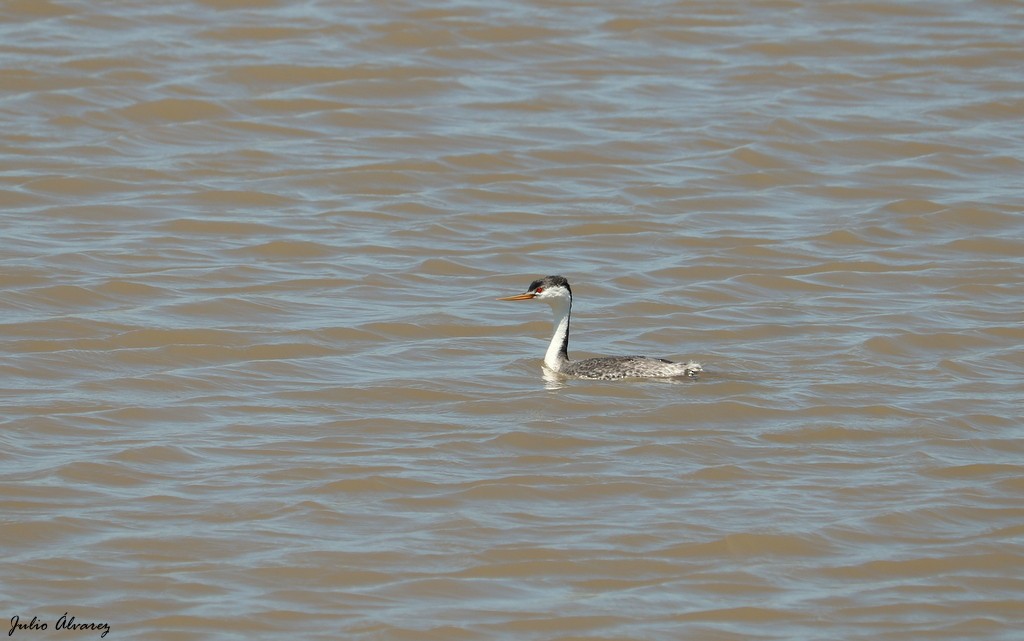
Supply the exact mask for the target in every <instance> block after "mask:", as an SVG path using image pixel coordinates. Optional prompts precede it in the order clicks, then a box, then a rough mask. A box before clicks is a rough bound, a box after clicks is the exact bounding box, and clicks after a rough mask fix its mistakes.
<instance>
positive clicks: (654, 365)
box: [498, 276, 704, 381]
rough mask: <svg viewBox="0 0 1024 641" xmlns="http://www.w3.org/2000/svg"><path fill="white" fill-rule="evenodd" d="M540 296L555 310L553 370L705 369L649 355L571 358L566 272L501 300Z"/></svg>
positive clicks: (635, 374)
mask: <svg viewBox="0 0 1024 641" xmlns="http://www.w3.org/2000/svg"><path fill="white" fill-rule="evenodd" d="M534 299H536V300H541V301H544V302H545V303H547V304H548V305H550V306H551V310H552V311H553V312H554V313H555V333H554V335H553V336H552V337H551V343H550V344H549V345H548V351H547V353H546V354H544V366H545V367H547V368H548V369H549V370H551V371H552V372H555V373H557V374H561V375H564V376H572V377H576V378H589V379H595V380H605V381H608V380H614V379H618V378H669V377H673V376H696V375H697V373H698V372H702V371H704V369H703V368H702V367H701V366H700V363H695V362H693V361H690V362H688V363H675V362H673V361H670V360H666V359H664V358H651V357H650V356H603V357H599V358H588V359H585V360H582V361H571V360H569V316H570V314H571V313H572V289H571V288H570V287H569V281H567V280H566V279H565V277H564V276H545V277H544V278H540V279H538V280H535V281H533V282H532V283H530V288H529V289H528V290H526V292H524V293H522V294H516V295H515V296H505V297H503V298H499V299H498V300H534Z"/></svg>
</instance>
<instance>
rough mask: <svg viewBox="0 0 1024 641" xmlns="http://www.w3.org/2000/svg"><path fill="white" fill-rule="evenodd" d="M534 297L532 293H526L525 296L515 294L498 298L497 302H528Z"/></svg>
mask: <svg viewBox="0 0 1024 641" xmlns="http://www.w3.org/2000/svg"><path fill="white" fill-rule="evenodd" d="M534 296H536V294H534V293H533V292H526V293H525V294H516V295H515V296H505V297H504V298H498V299H497V300H530V299H531V298H533V297H534Z"/></svg>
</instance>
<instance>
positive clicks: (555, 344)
mask: <svg viewBox="0 0 1024 641" xmlns="http://www.w3.org/2000/svg"><path fill="white" fill-rule="evenodd" d="M545 302H549V301H545ZM550 304H551V311H553V312H554V313H555V333H554V334H553V335H552V336H551V343H549V344H548V351H547V353H546V354H544V364H545V365H546V366H547V367H548V369H550V370H552V371H554V372H557V371H560V370H561V369H562V368H563V367H565V365H566V364H567V363H568V362H569V313H570V310H571V309H572V300H571V299H568V298H567V299H553V300H551V301H550Z"/></svg>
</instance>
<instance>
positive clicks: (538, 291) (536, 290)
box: [533, 287, 544, 294]
mask: <svg viewBox="0 0 1024 641" xmlns="http://www.w3.org/2000/svg"><path fill="white" fill-rule="evenodd" d="M542 291H544V288H543V287H538V288H537V289H535V290H533V293H535V294H539V293H541V292H542Z"/></svg>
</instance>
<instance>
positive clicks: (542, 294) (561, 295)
mask: <svg viewBox="0 0 1024 641" xmlns="http://www.w3.org/2000/svg"><path fill="white" fill-rule="evenodd" d="M533 299H537V300H542V301H544V302H545V303H548V304H549V305H557V304H560V303H561V304H565V303H569V302H572V289H571V288H570V287H569V281H567V280H566V279H565V277H564V276H545V277H544V278H540V279H537V280H535V281H533V282H532V283H530V288H529V289H527V290H526V291H525V292H523V293H522V294H516V295H515V296H505V297H503V298H499V299H498V300H533Z"/></svg>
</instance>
